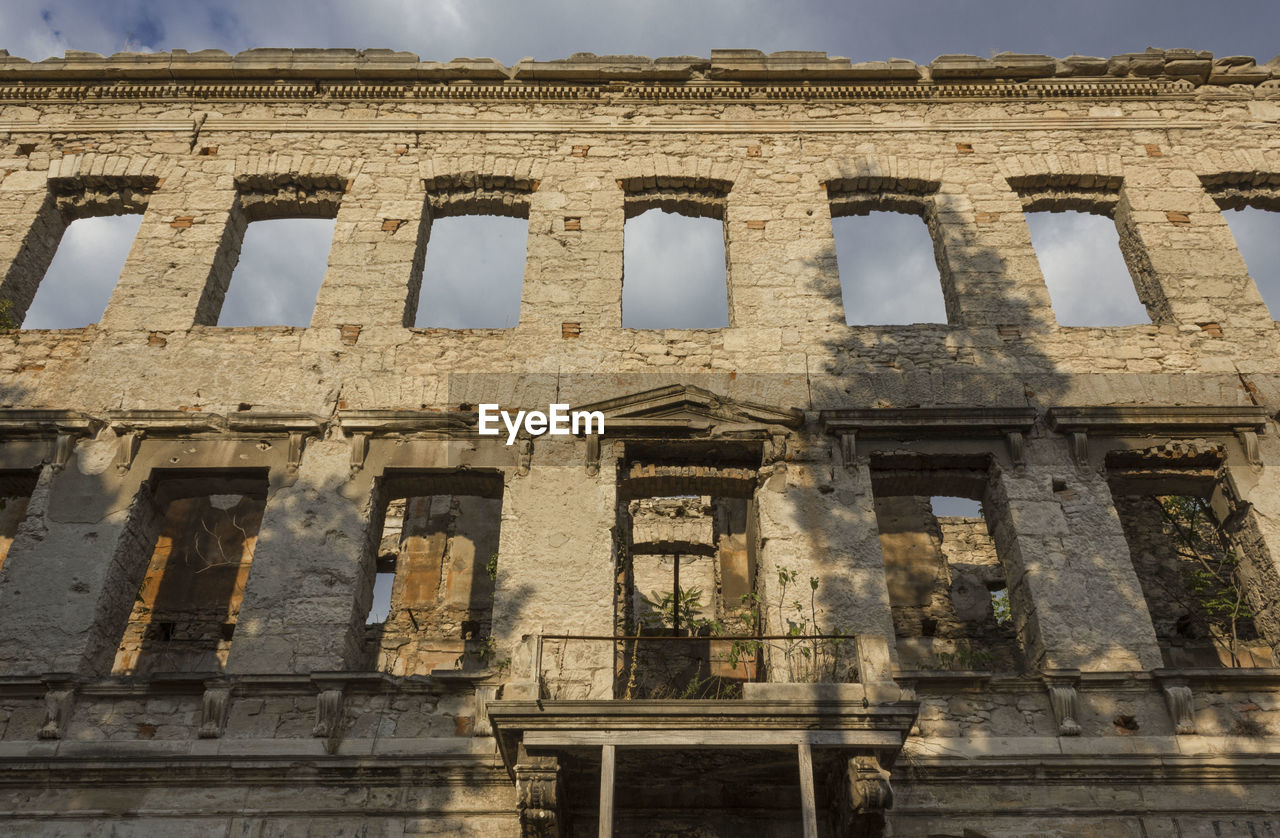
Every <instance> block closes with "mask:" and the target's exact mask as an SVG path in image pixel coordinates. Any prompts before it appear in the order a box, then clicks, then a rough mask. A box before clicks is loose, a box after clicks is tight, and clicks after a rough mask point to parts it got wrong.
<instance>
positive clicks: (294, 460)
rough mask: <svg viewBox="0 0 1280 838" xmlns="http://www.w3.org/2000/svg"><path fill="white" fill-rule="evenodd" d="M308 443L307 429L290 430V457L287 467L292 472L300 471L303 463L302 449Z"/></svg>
mask: <svg viewBox="0 0 1280 838" xmlns="http://www.w3.org/2000/svg"><path fill="white" fill-rule="evenodd" d="M306 444H307V434H306V432H305V431H289V459H288V461H287V462H286V463H285V468H286V469H288V471H289V473H290V474H294V473H296V472H297V471H298V468H299V467H300V466H301V465H302V450H303V448H305V447H306Z"/></svg>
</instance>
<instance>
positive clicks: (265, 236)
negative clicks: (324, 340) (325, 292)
mask: <svg viewBox="0 0 1280 838" xmlns="http://www.w3.org/2000/svg"><path fill="white" fill-rule="evenodd" d="M334 225H335V220H334V219H333V218H271V219H267V220H262V221H253V222H252V223H250V224H249V225H248V226H247V227H246V228H245V232H244V240H243V242H242V244H241V246H240V259H239V261H238V262H237V263H236V266H235V270H234V271H233V272H232V275H231V281H230V284H229V286H228V287H227V294H226V298H225V299H224V300H223V303H222V309H221V311H220V313H219V315H218V325H219V326H224V327H235V326H307V325H309V324H310V323H311V315H312V313H313V312H314V311H315V304H316V296H317V295H318V294H319V292H320V284H321V283H322V282H323V280H324V274H325V271H326V269H327V268H328V265H329V247H330V244H331V242H332V241H333V231H334Z"/></svg>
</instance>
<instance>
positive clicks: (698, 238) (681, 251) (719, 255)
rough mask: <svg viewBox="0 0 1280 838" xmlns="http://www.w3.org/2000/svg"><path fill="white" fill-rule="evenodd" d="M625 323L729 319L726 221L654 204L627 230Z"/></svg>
mask: <svg viewBox="0 0 1280 838" xmlns="http://www.w3.org/2000/svg"><path fill="white" fill-rule="evenodd" d="M622 272H623V282H622V325H623V327H624V328H628V329H721V328H724V327H726V326H728V325H729V295H728V285H727V280H726V276H727V275H726V263H725V237H724V222H723V221H722V220H721V217H720V216H719V215H716V216H713V217H703V218H696V217H691V216H689V215H683V214H679V213H674V212H669V211H666V210H663V209H661V208H654V209H649V210H648V211H645V212H641V213H640V214H638V215H636V216H635V217H633V218H628V219H627V222H626V228H625V230H624V234H623V255H622Z"/></svg>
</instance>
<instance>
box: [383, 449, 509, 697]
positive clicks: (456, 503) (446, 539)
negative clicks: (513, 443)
mask: <svg viewBox="0 0 1280 838" xmlns="http://www.w3.org/2000/svg"><path fill="white" fill-rule="evenodd" d="M379 491H380V492H381V493H382V497H383V498H386V500H385V501H384V502H385V507H384V514H383V523H382V527H381V536H380V538H379V541H378V545H377V556H376V557H375V560H374V565H375V570H376V573H375V574H374V580H373V590H372V604H371V606H370V609H369V612H368V616H367V618H366V620H365V624H366V627H367V628H366V642H367V645H368V655H369V659H370V663H371V665H372V667H373V668H374V669H376V670H379V671H382V672H389V673H391V674H393V675H427V674H429V673H430V672H431V671H433V670H436V669H455V668H464V669H482V668H485V667H486V666H489V665H491V664H493V663H494V661H493V660H492V656H493V646H492V637H491V626H492V621H493V596H494V582H495V580H496V577H497V560H498V537H499V534H500V527H501V521H502V479H501V477H499V476H497V475H496V474H490V473H469V474H465V475H462V474H447V473H442V474H434V473H430V474H428V473H418V472H406V473H403V474H399V473H395V474H391V475H389V476H387V477H384V478H383V480H382V481H381V485H380V488H379Z"/></svg>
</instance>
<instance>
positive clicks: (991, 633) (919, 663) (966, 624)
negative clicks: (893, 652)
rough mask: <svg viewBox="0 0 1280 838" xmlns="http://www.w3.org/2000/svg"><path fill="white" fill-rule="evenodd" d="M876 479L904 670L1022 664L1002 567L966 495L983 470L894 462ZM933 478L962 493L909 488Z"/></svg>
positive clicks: (979, 511)
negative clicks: (899, 465)
mask: <svg viewBox="0 0 1280 838" xmlns="http://www.w3.org/2000/svg"><path fill="white" fill-rule="evenodd" d="M873 478H874V480H873V487H874V492H875V509H876V524H877V527H878V528H879V536H880V550H881V553H882V554H883V556H884V564H885V578H886V580H887V582H888V586H889V602H890V607H891V609H892V612H893V624H894V632H895V634H896V636H897V646H898V657H899V661H900V663H901V666H902V668H904V669H945V670H984V671H1004V672H1009V671H1021V670H1022V669H1023V668H1025V667H1024V662H1023V655H1022V652H1021V649H1020V646H1019V643H1018V639H1017V637H1016V634H1015V629H1014V623H1013V620H1012V616H1013V610H1012V606H1011V603H1010V601H1009V597H1008V592H1007V590H1006V589H1007V582H1006V578H1005V570H1004V566H1003V564H1002V563H1001V561H1000V557H999V555H998V553H997V550H996V545H995V541H994V540H993V539H992V537H991V534H990V531H989V530H988V527H987V521H986V518H985V517H984V512H983V508H982V505H981V504H980V503H979V501H978V500H976V499H975V498H974V497H973V495H976V494H979V493H981V492H982V491H983V489H984V483H985V480H986V474H985V470H980V469H972V470H971V469H950V468H947V469H928V468H921V469H898V468H893V469H889V470H876V471H874V472H873ZM939 484H941V485H943V486H946V487H947V488H950V489H952V490H953V491H957V492H959V491H965V492H966V494H964V495H960V494H955V495H932V496H931V495H920V494H915V493H916V492H919V491H922V490H926V491H927V489H928V488H930V487H934V486H938V485H939ZM970 492H971V493H972V494H968V493H970ZM997 594H998V595H997Z"/></svg>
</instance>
